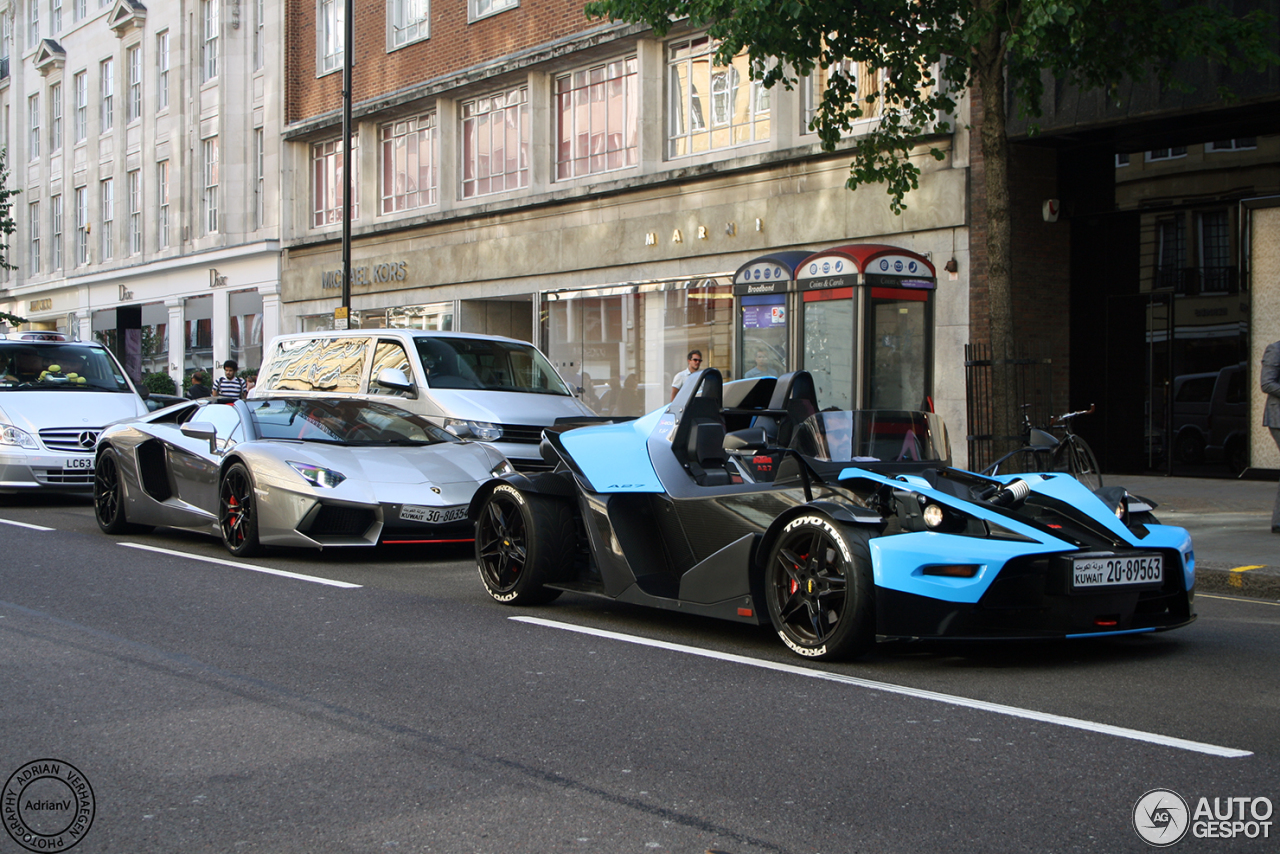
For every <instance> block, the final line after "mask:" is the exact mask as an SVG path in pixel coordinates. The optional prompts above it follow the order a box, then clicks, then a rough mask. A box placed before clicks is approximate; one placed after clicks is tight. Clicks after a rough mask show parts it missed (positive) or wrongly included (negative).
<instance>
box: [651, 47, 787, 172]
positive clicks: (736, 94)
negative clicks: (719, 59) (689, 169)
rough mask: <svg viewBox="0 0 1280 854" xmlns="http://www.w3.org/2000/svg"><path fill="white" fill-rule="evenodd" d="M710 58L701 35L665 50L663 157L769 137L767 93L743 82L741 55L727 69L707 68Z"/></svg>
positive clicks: (710, 51)
mask: <svg viewBox="0 0 1280 854" xmlns="http://www.w3.org/2000/svg"><path fill="white" fill-rule="evenodd" d="M714 53H715V43H714V42H712V41H711V39H709V38H707V37H706V36H703V37H701V38H696V39H689V40H687V41H678V42H672V43H671V44H670V45H668V52H667V76H668V81H669V85H670V90H671V91H670V101H669V107H670V116H669V119H668V121H669V125H668V128H667V137H668V143H667V155H668V156H669V157H686V156H688V155H691V154H699V153H702V152H705V151H715V150H719V149H723V148H732V147H734V146H738V145H746V144H748V143H752V142H760V141H763V140H767V139H768V138H769V91H768V90H767V89H765V88H763V87H761V86H760V85H759V84H757V83H752V82H751V80H750V79H749V75H748V69H747V62H748V60H747V54H746V52H745V51H744V52H742V53H740V54H738V55H737V56H735V57H734V58H733V64H732V65H729V66H727V67H721V66H713V65H712V64H711V56H712V54H714ZM708 98H710V100H709V101H708V100H707V99H708Z"/></svg>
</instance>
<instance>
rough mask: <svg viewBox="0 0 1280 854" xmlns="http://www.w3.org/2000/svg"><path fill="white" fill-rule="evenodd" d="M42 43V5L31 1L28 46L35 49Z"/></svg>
mask: <svg viewBox="0 0 1280 854" xmlns="http://www.w3.org/2000/svg"><path fill="white" fill-rule="evenodd" d="M39 43H40V3H39V2H38V0H31V5H30V6H29V7H27V46H28V47H35V46H36V45H37V44H39Z"/></svg>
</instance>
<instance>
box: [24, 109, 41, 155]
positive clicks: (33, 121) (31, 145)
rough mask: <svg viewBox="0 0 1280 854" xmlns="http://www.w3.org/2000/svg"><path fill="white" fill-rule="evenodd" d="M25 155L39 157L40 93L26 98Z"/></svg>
mask: <svg viewBox="0 0 1280 854" xmlns="http://www.w3.org/2000/svg"><path fill="white" fill-rule="evenodd" d="M27 121H28V123H29V124H30V127H29V128H28V130H27V146H28V150H27V156H28V157H29V158H30V159H32V160H38V159H39V158H40V95H39V93H37V94H35V95H32V96H31V97H29V98H27Z"/></svg>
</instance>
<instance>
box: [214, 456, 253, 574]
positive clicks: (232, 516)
mask: <svg viewBox="0 0 1280 854" xmlns="http://www.w3.org/2000/svg"><path fill="white" fill-rule="evenodd" d="M218 529H219V530H220V531H221V532H222V544H223V545H224V546H226V547H227V551H229V552H231V554H233V555H235V556H236V557H250V556H252V555H256V554H259V553H260V552H261V551H262V544H261V543H260V542H259V540H258V504H257V499H256V498H255V497H254V494H253V480H252V478H250V477H249V470H248V469H247V468H245V466H244V464H243V463H235V464H233V465H232V466H231V467H230V468H229V469H227V473H226V474H224V475H223V476H222V482H221V483H220V484H219V485H218Z"/></svg>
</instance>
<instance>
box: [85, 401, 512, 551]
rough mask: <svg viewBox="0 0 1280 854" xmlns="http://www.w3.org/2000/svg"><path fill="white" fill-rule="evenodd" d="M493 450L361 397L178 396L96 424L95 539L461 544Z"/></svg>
mask: <svg viewBox="0 0 1280 854" xmlns="http://www.w3.org/2000/svg"><path fill="white" fill-rule="evenodd" d="M511 470H512V469H511V466H510V463H508V462H507V460H506V459H505V458H504V457H503V456H502V454H500V453H499V452H498V451H496V450H494V449H493V448H491V447H489V446H487V445H483V444H479V443H473V442H465V441H462V440H461V439H458V438H457V437H456V436H454V435H453V434H451V433H449V432H447V431H445V430H444V429H442V428H440V427H438V426H437V425H435V424H433V423H432V422H430V421H428V420H427V419H425V418H422V417H420V416H417V415H413V414H411V413H409V412H406V411H404V410H402V409H398V408H396V407H394V406H390V405H387V404H384V403H379V402H374V401H368V400H324V399H316V398H274V399H271V400H236V401H231V402H210V401H209V400H198V401H188V402H185V403H179V404H176V405H174V406H170V407H168V408H166V409H161V410H160V411H158V412H154V413H151V414H150V415H144V416H142V417H140V418H135V419H132V420H129V421H125V422H121V423H119V424H115V425H112V426H110V427H108V428H107V429H106V430H104V431H103V432H102V435H101V437H100V439H99V441H98V446H97V465H96V468H95V471H94V489H93V495H94V510H95V513H96V515H97V519H98V525H99V527H101V528H102V530H103V531H105V532H106V533H108V534H122V533H129V532H134V533H142V532H145V531H148V530H150V529H151V528H153V527H155V526H158V525H160V526H166V527H171V528H184V529H188V530H192V531H200V532H204V533H209V534H213V535H214V536H221V537H222V541H223V543H224V544H225V545H226V547H227V549H228V550H229V551H230V552H231V553H232V554H233V555H237V556H245V555H249V554H253V553H254V552H256V551H258V550H259V548H260V547H261V546H265V545H271V546H310V547H313V548H325V547H328V546H373V545H377V544H378V543H379V542H384V543H387V542H421V543H430V542H448V541H463V540H470V539H471V538H472V536H473V534H472V532H471V528H470V525H469V523H468V521H467V515H466V514H467V504H468V502H469V501H470V500H471V496H472V494H473V493H474V492H475V491H476V487H477V486H479V485H480V484H481V483H484V482H486V481H488V480H489V479H490V478H492V477H493V476H494V475H495V474H498V473H501V472H508V471H511Z"/></svg>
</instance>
